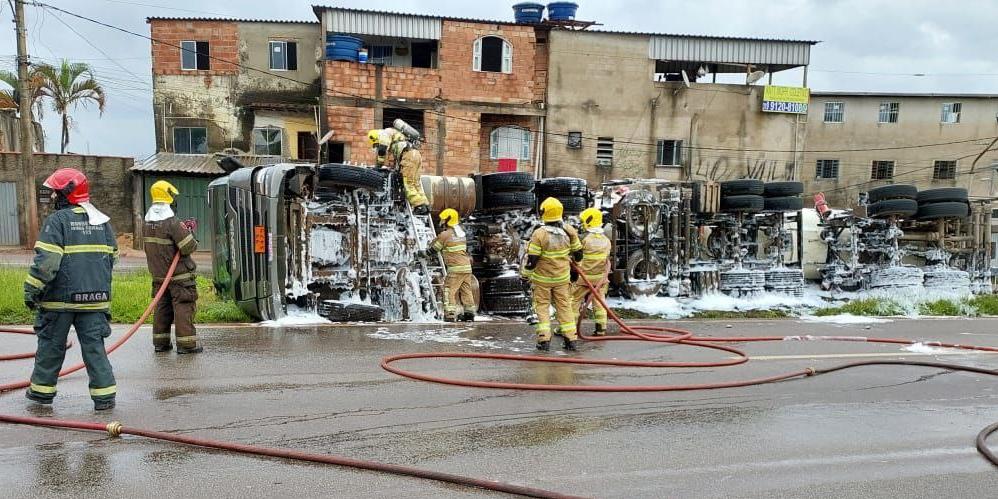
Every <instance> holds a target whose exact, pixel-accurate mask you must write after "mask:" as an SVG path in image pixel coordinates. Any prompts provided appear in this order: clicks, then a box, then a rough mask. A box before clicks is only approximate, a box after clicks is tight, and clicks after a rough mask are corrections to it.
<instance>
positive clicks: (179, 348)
mask: <svg viewBox="0 0 998 499" xmlns="http://www.w3.org/2000/svg"><path fill="white" fill-rule="evenodd" d="M203 351H204V347H202V346H200V345H198V346H196V347H182V346H180V345H177V353H179V354H185V353H201V352H203Z"/></svg>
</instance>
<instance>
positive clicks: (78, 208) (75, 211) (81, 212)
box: [73, 206, 87, 214]
mask: <svg viewBox="0 0 998 499" xmlns="http://www.w3.org/2000/svg"><path fill="white" fill-rule="evenodd" d="M86 212H87V210H84V209H83V208H81V207H79V206H77V207H76V208H73V213H80V214H83V213H86Z"/></svg>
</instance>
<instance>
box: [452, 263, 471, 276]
mask: <svg viewBox="0 0 998 499" xmlns="http://www.w3.org/2000/svg"><path fill="white" fill-rule="evenodd" d="M447 272H450V273H451V274H470V273H471V265H452V266H450V267H447Z"/></svg>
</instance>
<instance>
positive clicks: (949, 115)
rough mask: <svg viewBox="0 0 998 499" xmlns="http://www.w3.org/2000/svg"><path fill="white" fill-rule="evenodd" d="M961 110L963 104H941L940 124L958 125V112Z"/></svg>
mask: <svg viewBox="0 0 998 499" xmlns="http://www.w3.org/2000/svg"><path fill="white" fill-rule="evenodd" d="M962 110H963V104H961V103H959V102H947V103H946V104H943V111H942V116H940V117H939V122H940V123H959V122H960V111H962Z"/></svg>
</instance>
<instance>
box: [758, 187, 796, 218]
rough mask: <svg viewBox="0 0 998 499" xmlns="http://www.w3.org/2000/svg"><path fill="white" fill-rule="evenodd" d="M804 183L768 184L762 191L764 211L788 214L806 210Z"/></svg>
mask: <svg viewBox="0 0 998 499" xmlns="http://www.w3.org/2000/svg"><path fill="white" fill-rule="evenodd" d="M803 193H804V184H803V183H802V182H767V183H766V184H765V185H764V186H763V189H762V195H763V197H764V198H765V200H764V202H763V211H769V212H786V211H800V210H802V209H804V200H803V199H801V194H803Z"/></svg>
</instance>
